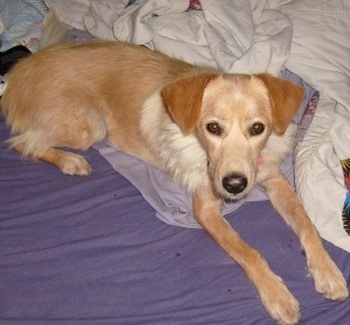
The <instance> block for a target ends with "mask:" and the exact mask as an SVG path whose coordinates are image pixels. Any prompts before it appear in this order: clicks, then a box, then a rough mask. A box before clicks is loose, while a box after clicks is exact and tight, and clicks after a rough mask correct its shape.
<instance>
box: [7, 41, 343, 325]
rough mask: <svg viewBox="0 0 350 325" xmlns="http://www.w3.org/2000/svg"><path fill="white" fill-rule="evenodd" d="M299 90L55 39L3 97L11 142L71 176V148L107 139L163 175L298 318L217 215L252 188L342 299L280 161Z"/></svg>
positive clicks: (79, 160)
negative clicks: (184, 192) (263, 194)
mask: <svg viewBox="0 0 350 325" xmlns="http://www.w3.org/2000/svg"><path fill="white" fill-rule="evenodd" d="M302 99H303V91H302V89H301V88H299V87H298V86H296V85H294V84H292V83H291V82H289V81H286V80H282V79H279V78H276V77H273V76H271V75H269V74H267V73H260V74H255V75H244V74H237V75H235V74H224V73H222V72H220V71H218V70H216V69H213V68H206V67H197V66H195V65H191V64H188V63H185V62H182V61H180V60H177V59H173V58H170V57H168V56H166V55H164V54H162V53H159V52H157V51H152V50H149V49H146V48H143V47H141V46H136V45H132V44H128V43H123V42H104V41H93V42H84V43H60V44H55V45H52V46H49V47H47V48H45V49H43V50H42V51H39V52H38V53H37V54H34V55H32V56H30V57H27V58H24V59H22V60H21V61H20V62H19V63H17V64H16V65H15V66H14V67H13V68H12V70H11V71H10V72H9V73H8V77H7V85H6V90H5V92H4V95H3V97H2V100H1V107H2V112H3V114H4V115H5V117H6V119H7V122H8V124H9V125H10V126H11V129H12V137H11V139H10V140H9V143H10V146H11V147H12V148H15V149H17V150H18V151H19V152H21V153H22V154H23V155H24V156H29V157H32V158H33V159H37V160H43V161H46V162H49V163H52V164H54V165H56V166H57V167H58V168H60V169H61V170H62V171H63V173H65V174H69V175H87V174H89V173H90V171H91V168H90V165H89V164H88V162H87V161H86V160H85V159H84V158H83V157H82V156H80V155H78V154H77V153H72V152H66V151H64V150H61V149H60V147H68V148H73V149H78V150H86V149H88V148H89V147H90V146H91V145H93V144H94V143H97V142H100V141H107V142H108V143H109V144H110V145H111V146H114V147H116V148H118V149H119V150H121V151H123V152H125V153H128V154H130V155H133V156H135V157H137V158H139V159H142V160H143V161H145V162H147V163H149V164H151V165H153V166H155V167H157V168H160V169H163V170H165V171H167V172H169V173H170V174H171V175H172V177H173V178H174V179H175V180H177V181H179V182H180V183H181V184H182V186H184V187H185V188H186V190H187V191H188V192H189V193H190V194H191V195H192V196H193V211H194V216H195V218H196V220H197V221H198V223H199V224H200V225H201V226H202V227H203V229H204V230H205V231H206V232H207V233H208V234H209V235H210V236H211V237H212V238H213V239H214V240H215V241H216V243H217V244H218V245H219V246H220V247H221V248H222V249H223V250H224V251H225V252H226V253H227V254H228V255H229V256H230V257H231V258H232V259H233V260H235V261H236V262H237V263H238V264H239V265H240V266H241V268H242V269H243V270H244V272H245V273H246V275H247V277H248V278H249V280H250V281H251V282H252V283H253V284H254V285H255V287H256V289H257V291H258V293H259V295H260V297H261V301H262V303H263V305H264V306H265V308H266V310H267V312H268V313H269V314H270V316H271V317H272V318H273V319H275V320H277V321H278V322H279V323H282V324H295V323H297V322H298V320H299V319H300V311H299V304H298V301H297V300H296V298H295V297H294V296H293V295H292V293H291V292H290V291H289V290H288V289H287V287H286V285H285V284H284V283H283V281H282V280H281V278H280V277H279V276H277V275H276V274H275V273H274V272H273V271H272V270H271V269H270V267H269V266H268V264H267V262H266V261H265V260H264V259H263V257H262V256H261V255H260V254H259V252H258V251H256V250H255V249H253V248H252V247H250V246H249V245H248V244H247V243H246V242H245V241H244V240H243V239H242V238H241V237H240V236H239V234H238V233H237V232H236V231H235V230H234V229H232V227H231V226H230V225H229V224H228V222H226V220H225V219H224V218H223V216H222V214H221V206H222V203H223V202H224V201H235V200H240V199H242V198H244V197H245V196H246V195H247V194H248V193H249V192H250V191H251V190H252V188H253V187H254V186H256V185H257V184H259V185H260V186H262V187H263V188H264V189H265V191H266V193H267V195H268V197H269V198H270V199H271V202H272V204H273V205H274V207H275V208H276V210H277V211H278V212H279V213H280V214H281V216H282V217H283V218H284V219H285V221H286V222H287V224H288V225H289V226H290V227H291V228H292V229H293V231H294V232H295V233H296V234H297V235H298V237H299V238H300V242H301V245H302V247H303V249H304V251H305V254H306V259H307V265H308V268H309V270H310V273H311V275H312V276H313V280H314V283H315V288H316V291H318V292H319V293H321V294H322V295H324V296H325V297H326V298H328V299H332V300H340V301H341V300H344V299H346V297H348V288H347V285H346V281H345V279H344V277H343V275H342V274H341V272H340V271H339V269H338V268H337V266H336V264H335V263H334V262H333V260H332V259H331V258H330V256H329V255H328V253H327V252H326V250H325V249H324V247H323V244H322V241H321V239H320V236H319V234H318V232H317V230H316V228H315V227H314V226H313V224H312V223H311V221H310V219H309V218H308V216H307V214H306V212H305V210H304V208H303V207H302V204H301V203H300V202H299V200H298V198H297V196H296V194H295V192H294V189H293V188H292V186H291V185H290V184H289V182H288V181H287V180H286V179H285V177H284V175H283V174H282V172H281V170H280V168H279V164H280V162H281V161H282V160H283V159H284V157H285V156H286V155H287V154H288V152H289V151H290V149H291V146H292V144H293V135H294V133H295V127H294V126H293V125H292V124H291V121H292V119H293V117H294V115H295V114H296V112H297V110H298V108H299V106H300V104H301V102H302Z"/></svg>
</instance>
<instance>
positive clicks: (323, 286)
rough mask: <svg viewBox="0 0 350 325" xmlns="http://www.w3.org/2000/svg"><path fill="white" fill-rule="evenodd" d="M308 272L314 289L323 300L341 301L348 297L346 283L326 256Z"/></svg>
mask: <svg viewBox="0 0 350 325" xmlns="http://www.w3.org/2000/svg"><path fill="white" fill-rule="evenodd" d="M310 272H311V274H312V276H313V278H314V281H315V289H316V291H317V292H319V293H320V294H322V295H323V296H324V297H325V298H327V299H331V300H339V301H343V300H345V299H346V298H347V297H348V296H349V290H348V287H347V283H346V281H345V279H344V277H343V274H342V273H341V272H340V270H339V269H338V267H337V266H336V264H335V263H334V262H333V260H332V259H331V258H330V257H329V256H328V255H327V256H326V257H325V258H324V259H323V262H322V263H318V264H317V267H311V268H310Z"/></svg>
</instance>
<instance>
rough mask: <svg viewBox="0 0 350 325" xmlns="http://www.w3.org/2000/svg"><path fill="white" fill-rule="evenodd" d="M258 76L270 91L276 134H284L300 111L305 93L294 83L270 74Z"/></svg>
mask: <svg viewBox="0 0 350 325" xmlns="http://www.w3.org/2000/svg"><path fill="white" fill-rule="evenodd" d="M256 76H257V77H258V78H259V79H261V80H262V81H263V82H264V83H265V85H266V87H267V89H268V91H269V98H270V106H271V114H272V122H273V125H274V129H275V131H276V133H278V134H282V133H284V131H285V130H286V128H287V127H288V125H289V123H290V122H291V121H292V119H293V117H294V116H295V115H296V113H297V111H298V110H299V107H300V105H301V103H302V101H303V98H304V91H303V89H302V88H300V87H298V86H297V85H295V84H293V83H292V82H290V81H288V80H283V79H279V78H276V77H274V76H272V75H270V74H268V73H261V74H258V75H256Z"/></svg>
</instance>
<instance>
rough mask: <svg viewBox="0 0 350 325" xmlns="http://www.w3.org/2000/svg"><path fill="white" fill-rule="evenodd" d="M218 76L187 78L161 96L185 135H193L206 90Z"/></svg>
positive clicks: (168, 88) (167, 87)
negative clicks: (210, 82)
mask: <svg viewBox="0 0 350 325" xmlns="http://www.w3.org/2000/svg"><path fill="white" fill-rule="evenodd" d="M215 77H217V76H216V75H201V76H196V77H192V78H186V79H182V80H179V81H176V82H174V83H172V84H169V85H167V86H165V87H164V88H163V89H162V91H161V95H162V98H163V101H164V103H165V106H166V107H167V110H168V112H169V114H170V116H171V117H172V118H173V120H174V121H175V123H176V124H177V125H178V126H179V128H180V130H181V131H182V133H183V134H185V135H187V134H189V133H191V132H192V131H193V129H194V127H195V125H196V122H197V120H198V119H199V116H200V113H201V106H202V99H203V93H204V89H205V87H206V86H207V84H208V83H209V81H210V80H212V79H214V78H215Z"/></svg>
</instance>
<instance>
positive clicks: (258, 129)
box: [250, 122, 265, 135]
mask: <svg viewBox="0 0 350 325" xmlns="http://www.w3.org/2000/svg"><path fill="white" fill-rule="evenodd" d="M264 130H265V126H264V124H262V123H260V122H258V123H254V124H253V125H252V127H251V129H250V134H251V135H259V134H261V133H263V132H264Z"/></svg>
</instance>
